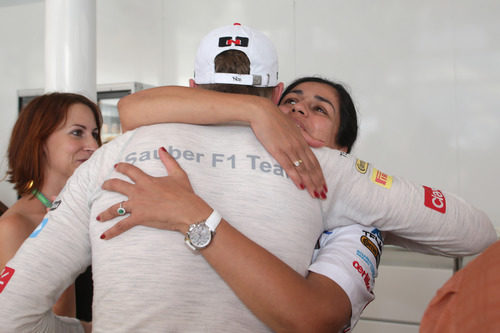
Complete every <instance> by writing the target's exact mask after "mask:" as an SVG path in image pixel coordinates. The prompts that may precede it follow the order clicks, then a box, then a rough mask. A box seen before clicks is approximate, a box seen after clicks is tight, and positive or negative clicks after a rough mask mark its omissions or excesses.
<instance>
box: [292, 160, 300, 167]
mask: <svg viewBox="0 0 500 333" xmlns="http://www.w3.org/2000/svg"><path fill="white" fill-rule="evenodd" d="M301 164H302V160H296V161H294V162H293V165H295V166H296V167H298V166H300V165H301Z"/></svg>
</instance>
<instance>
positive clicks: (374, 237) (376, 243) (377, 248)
mask: <svg viewBox="0 0 500 333" xmlns="http://www.w3.org/2000/svg"><path fill="white" fill-rule="evenodd" d="M363 233H364V235H362V236H361V237H360V239H359V240H360V241H361V244H363V245H364V246H365V247H366V248H367V249H368V250H369V251H370V252H371V253H372V254H373V256H374V257H375V260H376V262H377V267H378V264H379V263H380V255H381V254H382V246H384V241H383V240H382V235H381V234H380V231H379V230H378V229H373V230H372V231H371V232H370V231H367V230H363Z"/></svg>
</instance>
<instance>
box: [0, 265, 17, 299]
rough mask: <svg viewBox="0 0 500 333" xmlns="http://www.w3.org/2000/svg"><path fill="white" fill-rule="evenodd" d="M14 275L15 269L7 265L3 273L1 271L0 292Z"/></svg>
mask: <svg viewBox="0 0 500 333" xmlns="http://www.w3.org/2000/svg"><path fill="white" fill-rule="evenodd" d="M12 275H14V269H12V268H10V267H7V266H5V267H4V269H3V271H2V273H0V293H1V292H2V291H3V289H4V288H5V286H6V285H7V283H9V280H10V278H11V277H12Z"/></svg>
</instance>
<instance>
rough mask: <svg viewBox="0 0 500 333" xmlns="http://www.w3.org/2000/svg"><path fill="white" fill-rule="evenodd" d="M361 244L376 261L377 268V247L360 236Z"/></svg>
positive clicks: (378, 257)
mask: <svg viewBox="0 0 500 333" xmlns="http://www.w3.org/2000/svg"><path fill="white" fill-rule="evenodd" d="M360 240H361V244H363V245H364V246H365V247H366V248H367V249H368V250H370V252H371V253H372V254H373V256H374V257H375V259H376V260H377V266H378V263H379V261H380V252H379V250H378V248H377V246H376V245H375V244H374V243H373V242H372V241H371V240H370V239H369V238H368V237H366V236H361V239H360Z"/></svg>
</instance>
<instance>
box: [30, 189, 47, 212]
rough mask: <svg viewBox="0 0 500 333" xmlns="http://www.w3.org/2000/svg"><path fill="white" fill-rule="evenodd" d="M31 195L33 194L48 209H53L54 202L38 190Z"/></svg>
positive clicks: (34, 190)
mask: <svg viewBox="0 0 500 333" xmlns="http://www.w3.org/2000/svg"><path fill="white" fill-rule="evenodd" d="M31 193H33V195H34V196H35V197H36V198H37V199H38V200H40V202H41V203H42V204H43V205H44V206H45V207H47V208H50V207H52V201H50V200H49V199H47V197H46V196H45V195H43V194H42V192H39V191H38V190H37V189H33V191H31Z"/></svg>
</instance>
